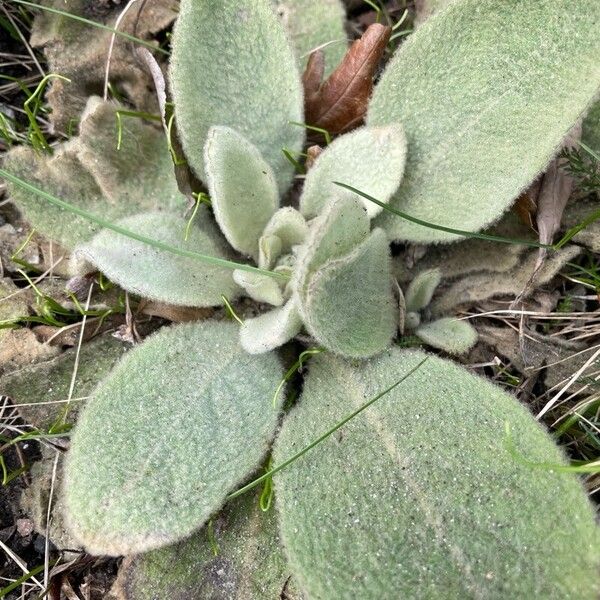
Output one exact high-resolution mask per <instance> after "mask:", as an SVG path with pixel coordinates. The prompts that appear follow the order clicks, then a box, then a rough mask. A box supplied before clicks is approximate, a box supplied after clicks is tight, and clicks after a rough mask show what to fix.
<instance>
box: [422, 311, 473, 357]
mask: <svg viewBox="0 0 600 600" xmlns="http://www.w3.org/2000/svg"><path fill="white" fill-rule="evenodd" d="M415 335H416V336H417V337H419V338H420V339H422V340H423V341H424V342H425V343H426V344H428V345H429V346H431V347H432V348H438V349H440V350H444V351H445V352H447V353H448V354H464V353H465V352H468V351H469V350H470V349H471V348H472V347H473V346H474V345H475V344H476V343H477V331H476V330H475V329H474V328H473V326H472V325H471V324H470V323H468V322H467V321H460V320H458V319H456V318H453V317H444V318H442V319H438V320H437V321H431V322H430V323H424V324H423V325H419V326H418V327H417V328H416V330H415Z"/></svg>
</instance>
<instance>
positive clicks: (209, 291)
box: [76, 207, 239, 306]
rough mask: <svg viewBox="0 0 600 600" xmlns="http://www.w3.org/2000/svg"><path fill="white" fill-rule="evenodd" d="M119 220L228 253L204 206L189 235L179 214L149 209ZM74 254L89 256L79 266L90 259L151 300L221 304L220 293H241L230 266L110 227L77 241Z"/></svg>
mask: <svg viewBox="0 0 600 600" xmlns="http://www.w3.org/2000/svg"><path fill="white" fill-rule="evenodd" d="M117 224H118V225H119V226H120V227H124V228H125V229H129V230H130V231H133V232H135V233H138V234H141V235H146V236H148V237H151V238H153V239H155V240H158V241H159V242H163V243H166V244H169V245H171V246H175V247H177V248H181V249H183V250H193V251H194V252H200V253H202V254H207V255H210V256H214V257H218V258H228V248H227V244H226V243H225V241H224V240H223V239H222V237H221V235H220V234H219V232H218V230H217V228H216V226H215V225H214V223H213V222H212V221H211V220H210V215H209V213H208V210H207V209H206V207H201V208H200V210H199V211H198V213H197V214H196V217H195V219H194V221H193V223H192V226H191V227H190V230H189V237H188V239H187V241H185V240H184V232H185V230H186V226H187V221H186V220H185V219H184V218H183V217H180V216H178V215H173V214H166V213H156V212H152V213H145V214H139V215H134V216H132V217H127V218H125V219H122V220H121V221H119V222H118V223H117ZM76 255H77V256H78V257H79V258H80V259H81V260H82V261H85V264H84V265H82V266H80V267H79V268H80V271H89V270H90V267H89V266H88V265H93V267H94V268H95V269H97V270H99V271H101V272H102V273H104V274H105V275H106V276H107V277H108V278H109V279H110V280H111V281H113V282H114V283H116V284H118V285H120V286H121V287H122V288H123V289H125V290H127V291H128V292H131V293H133V294H137V295H138V296H142V297H143V298H149V299H150V300H157V301H159V302H167V303H169V304H176V305H178V306H218V305H221V304H223V299H222V298H221V296H222V295H224V296H225V297H226V298H234V297H236V296H237V295H238V294H239V288H238V287H237V285H236V284H235V282H234V281H233V275H232V271H231V270H230V269H226V268H223V267H216V266H213V265H208V264H206V263H204V262H202V261H200V260H197V259H195V258H187V257H184V256H178V255H176V254H172V253H170V252H165V251H164V250H160V249H158V248H155V247H153V246H150V245H148V244H144V243H143V242H138V241H137V240H134V239H131V238H128V237H125V236H122V235H120V234H118V233H115V232H114V231H111V230H109V229H105V230H103V231H101V232H100V233H99V234H98V235H96V236H95V237H94V238H93V239H92V240H91V241H90V242H89V243H87V244H85V245H83V246H79V247H78V248H77V250H76Z"/></svg>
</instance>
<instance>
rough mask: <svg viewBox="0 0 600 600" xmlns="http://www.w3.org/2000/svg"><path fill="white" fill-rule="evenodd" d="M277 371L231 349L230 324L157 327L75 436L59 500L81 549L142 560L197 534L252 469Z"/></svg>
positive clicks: (269, 431)
mask: <svg viewBox="0 0 600 600" xmlns="http://www.w3.org/2000/svg"><path fill="white" fill-rule="evenodd" d="M282 375H283V373H282V368H281V365H280V363H279V361H278V359H277V357H276V356H274V355H273V354H265V355H263V356H260V357H257V356H250V355H249V354H247V353H246V352H245V351H244V350H243V349H242V348H241V347H240V346H239V342H238V331H237V327H236V326H235V325H234V324H231V323H223V322H210V321H206V322H204V323H195V324H184V325H178V326H175V327H170V328H165V329H162V330H160V331H159V332H158V333H157V334H155V335H153V336H152V337H150V338H148V339H147V340H146V341H145V342H144V344H143V345H141V346H139V347H137V348H136V349H134V350H132V351H131V352H129V353H128V354H127V355H126V356H125V358H124V359H123V360H122V361H121V363H119V365H118V366H117V367H116V368H115V369H114V370H113V371H112V373H111V374H110V375H109V377H108V378H107V379H105V380H104V382H103V383H102V384H101V385H100V386H99V387H98V388H97V389H96V391H95V393H94V394H93V396H94V397H93V400H91V401H90V402H89V403H88V404H87V406H86V408H85V410H84V411H83V412H82V414H81V415H80V417H79V421H78V424H77V426H76V428H75V431H74V434H73V437H72V439H71V449H70V451H69V456H68V461H67V465H66V471H65V483H66V486H65V501H66V508H67V515H68V518H69V523H70V526H71V527H72V530H73V533H74V534H75V535H76V537H77V538H78V539H80V540H81V542H82V543H83V544H84V546H85V547H86V549H87V550H88V551H89V552H91V553H94V554H109V555H119V554H130V553H138V552H144V551H147V550H151V549H153V548H158V547H162V546H166V545H168V544H171V543H174V542H176V541H179V540H181V539H183V538H185V537H187V536H188V535H190V534H191V533H192V532H194V531H195V530H197V529H198V528H200V527H201V526H202V525H203V524H204V523H205V522H206V521H207V520H208V519H209V517H210V516H211V515H212V514H213V513H214V512H215V511H216V510H218V509H219V508H220V507H221V505H222V504H223V502H224V500H225V497H226V496H227V494H228V493H229V492H231V491H232V490H233V489H234V488H235V487H236V485H238V484H240V482H241V481H242V480H243V479H245V478H246V477H248V475H249V474H250V473H252V472H253V471H254V470H255V469H256V468H257V467H258V465H259V464H260V461H261V460H262V458H263V456H264V454H265V452H266V450H267V448H268V444H269V442H270V440H271V438H272V437H273V434H274V432H275V428H276V425H277V420H278V416H279V407H275V408H274V407H273V406H272V404H271V402H270V401H268V399H269V398H271V397H272V396H273V393H274V391H275V390H276V389H277V386H278V385H279V383H280V381H281V378H282ZM280 402H281V400H280Z"/></svg>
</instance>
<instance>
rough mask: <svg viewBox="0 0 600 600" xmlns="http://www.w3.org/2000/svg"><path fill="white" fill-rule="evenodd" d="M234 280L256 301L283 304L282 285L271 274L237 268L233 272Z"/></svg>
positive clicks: (275, 304) (274, 304) (276, 304)
mask: <svg viewBox="0 0 600 600" xmlns="http://www.w3.org/2000/svg"><path fill="white" fill-rule="evenodd" d="M233 280H234V281H235V282H236V283H237V284H238V285H239V286H240V287H241V288H242V289H243V290H244V291H245V292H246V294H247V295H248V296H249V297H250V298H252V300H256V302H266V303H267V304H272V305H273V306H281V305H282V304H283V292H282V290H281V286H280V285H279V284H278V283H277V281H276V280H275V279H274V278H273V277H270V276H269V275H262V274H261V273H249V272H248V271H241V270H239V269H237V270H235V271H234V272H233Z"/></svg>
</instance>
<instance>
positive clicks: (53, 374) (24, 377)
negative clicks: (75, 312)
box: [0, 325, 127, 431]
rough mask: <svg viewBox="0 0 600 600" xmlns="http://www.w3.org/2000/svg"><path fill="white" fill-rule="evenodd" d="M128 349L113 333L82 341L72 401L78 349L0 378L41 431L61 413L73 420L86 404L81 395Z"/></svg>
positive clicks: (4, 388)
mask: <svg viewBox="0 0 600 600" xmlns="http://www.w3.org/2000/svg"><path fill="white" fill-rule="evenodd" d="M89 327H92V325H89ZM126 350H127V347H126V345H125V344H124V343H123V342H121V341H120V340H117V339H116V338H114V337H112V336H110V335H103V336H101V337H98V338H96V339H94V340H92V341H90V342H86V343H85V344H83V345H82V346H81V349H80V351H79V364H78V366H77V372H76V376H75V386H74V387H73V393H72V396H71V398H74V400H73V401H72V402H70V403H67V402H66V401H67V400H68V399H69V388H70V386H71V378H72V377H73V373H74V369H75V357H76V350H75V349H70V350H66V351H65V352H63V353H62V354H59V355H58V356H56V357H54V358H51V359H50V360H45V361H42V362H37V363H35V364H32V365H28V366H24V367H22V368H21V369H18V370H17V371H13V372H12V373H8V374H7V375H4V376H3V377H2V378H1V379H0V390H2V394H4V395H6V396H10V398H11V399H12V401H13V404H14V405H15V406H17V407H18V409H19V413H20V415H21V416H22V417H23V419H24V420H25V421H26V422H27V423H30V424H31V425H33V426H34V427H36V428H38V429H41V430H42V431H46V430H48V429H49V427H50V426H51V425H52V424H53V423H55V422H56V421H57V419H59V418H62V417H64V418H65V420H66V422H68V423H74V422H75V419H76V417H77V414H78V412H79V409H80V408H81V407H82V406H83V405H84V403H83V402H82V401H81V400H80V399H81V398H86V397H87V396H89V395H90V394H91V393H92V391H93V390H94V388H95V387H96V385H97V384H98V382H99V381H100V380H101V379H103V378H104V377H105V376H106V375H107V374H108V373H109V371H110V370H111V369H112V368H113V367H114V365H115V364H116V363H117V362H118V361H119V359H120V358H121V357H122V356H123V354H124V353H125V351H126Z"/></svg>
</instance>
